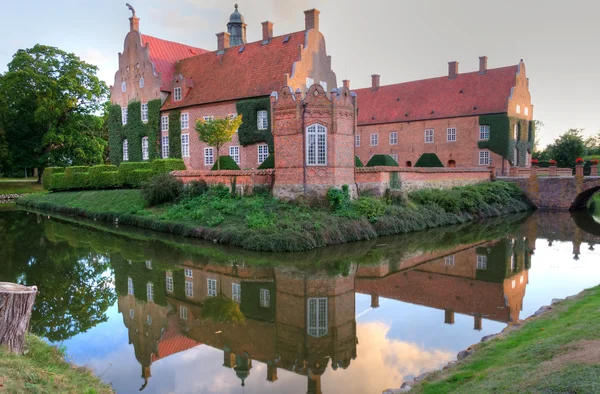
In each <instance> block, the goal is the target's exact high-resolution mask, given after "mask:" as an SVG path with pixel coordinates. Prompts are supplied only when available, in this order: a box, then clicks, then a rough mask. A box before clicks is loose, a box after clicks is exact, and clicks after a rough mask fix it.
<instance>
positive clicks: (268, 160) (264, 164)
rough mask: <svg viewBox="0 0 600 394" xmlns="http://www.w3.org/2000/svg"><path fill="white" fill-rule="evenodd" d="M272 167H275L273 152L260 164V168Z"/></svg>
mask: <svg viewBox="0 0 600 394" xmlns="http://www.w3.org/2000/svg"><path fill="white" fill-rule="evenodd" d="M270 168H275V154H274V153H272V154H270V155H269V157H267V158H266V159H265V161H263V162H262V164H261V165H259V166H258V169H259V170H266V169H270Z"/></svg>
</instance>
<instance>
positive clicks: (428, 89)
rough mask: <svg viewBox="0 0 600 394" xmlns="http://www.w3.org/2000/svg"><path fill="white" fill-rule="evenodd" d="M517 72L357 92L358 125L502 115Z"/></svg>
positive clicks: (494, 71)
mask: <svg viewBox="0 0 600 394" xmlns="http://www.w3.org/2000/svg"><path fill="white" fill-rule="evenodd" d="M517 72H518V66H509V67H502V68H496V69H490V70H487V72H486V73H485V74H482V75H480V74H479V73H478V72H471V73H465V74H459V75H458V76H457V77H456V78H455V79H448V77H447V76H445V77H439V78H431V79H424V80H421V81H411V82H404V83H399V84H395V85H387V86H380V87H379V89H377V90H372V89H371V88H365V89H358V90H355V92H356V94H357V95H358V125H359V126H363V125H369V124H380V123H397V122H411V121H415V120H426V119H440V118H449V117H458V116H471V115H482V114H491V113H502V112H506V111H507V109H508V97H509V96H510V93H511V88H512V87H514V86H515V84H516V75H517ZM474 108H477V109H474ZM407 114H408V115H407Z"/></svg>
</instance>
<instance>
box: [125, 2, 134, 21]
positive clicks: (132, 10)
mask: <svg viewBox="0 0 600 394" xmlns="http://www.w3.org/2000/svg"><path fill="white" fill-rule="evenodd" d="M125 5H126V6H127V8H129V10H130V11H131V14H132V15H131V17H132V18H135V8H133V6H132V5H131V4H129V3H125Z"/></svg>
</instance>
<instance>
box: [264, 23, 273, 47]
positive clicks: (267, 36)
mask: <svg viewBox="0 0 600 394" xmlns="http://www.w3.org/2000/svg"><path fill="white" fill-rule="evenodd" d="M262 32H263V44H266V43H268V42H269V41H270V40H271V38H273V22H269V21H266V22H263V23H262Z"/></svg>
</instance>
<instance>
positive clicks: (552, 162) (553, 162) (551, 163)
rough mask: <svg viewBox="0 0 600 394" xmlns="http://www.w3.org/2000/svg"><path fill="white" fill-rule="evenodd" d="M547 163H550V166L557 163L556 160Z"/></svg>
mask: <svg viewBox="0 0 600 394" xmlns="http://www.w3.org/2000/svg"><path fill="white" fill-rule="evenodd" d="M548 163H550V165H551V166H555V165H557V164H558V162H557V161H556V160H554V159H553V160H550V161H549V162H548Z"/></svg>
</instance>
